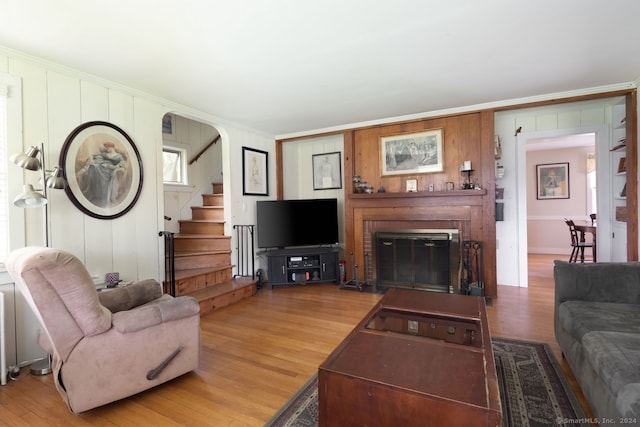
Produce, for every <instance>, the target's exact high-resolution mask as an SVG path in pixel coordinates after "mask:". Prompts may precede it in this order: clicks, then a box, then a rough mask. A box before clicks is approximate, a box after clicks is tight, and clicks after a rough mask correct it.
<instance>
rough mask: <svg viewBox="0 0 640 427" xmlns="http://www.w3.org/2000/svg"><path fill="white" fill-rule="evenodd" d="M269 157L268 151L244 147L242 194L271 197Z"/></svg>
mask: <svg viewBox="0 0 640 427" xmlns="http://www.w3.org/2000/svg"><path fill="white" fill-rule="evenodd" d="M268 156H269V153H267V152H266V151H262V150H256V149H254V148H248V147H242V194H244V195H251V196H268V195H269V173H268V172H269V171H268V162H267V160H268Z"/></svg>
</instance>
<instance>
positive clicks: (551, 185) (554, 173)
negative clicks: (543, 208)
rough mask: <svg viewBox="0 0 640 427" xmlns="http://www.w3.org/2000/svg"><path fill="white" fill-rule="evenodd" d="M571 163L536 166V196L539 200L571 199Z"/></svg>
mask: <svg viewBox="0 0 640 427" xmlns="http://www.w3.org/2000/svg"><path fill="white" fill-rule="evenodd" d="M569 190H570V185H569V163H546V164H540V165H536V196H537V198H538V200H552V199H568V198H569V197H570V192H569Z"/></svg>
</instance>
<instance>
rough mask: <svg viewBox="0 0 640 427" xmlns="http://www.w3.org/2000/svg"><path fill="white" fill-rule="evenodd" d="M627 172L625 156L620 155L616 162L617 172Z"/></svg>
mask: <svg viewBox="0 0 640 427" xmlns="http://www.w3.org/2000/svg"><path fill="white" fill-rule="evenodd" d="M626 172H627V158H626V157H620V161H619V162H618V173H626Z"/></svg>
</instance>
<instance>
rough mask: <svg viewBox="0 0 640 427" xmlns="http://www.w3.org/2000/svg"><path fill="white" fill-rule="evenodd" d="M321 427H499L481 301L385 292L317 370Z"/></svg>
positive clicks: (492, 365)
mask: <svg viewBox="0 0 640 427" xmlns="http://www.w3.org/2000/svg"><path fill="white" fill-rule="evenodd" d="M318 406H319V408H318V410H319V425H320V426H337V425H339V426H349V425H358V426H363V425H369V426H401V425H405V426H409V425H420V426H438V427H439V426H499V425H501V422H502V410H501V406H500V392H499V390H498V381H497V378H496V370H495V362H494V359H493V350H492V348H491V337H490V336H489V327H488V323H487V316H486V307H485V302H484V299H483V298H482V297H475V296H466V295H456V294H445V293H437V292H425V291H419V290H411V289H391V290H389V291H388V292H387V293H386V294H385V296H384V297H383V298H382V299H381V300H380V302H379V303H378V304H377V305H376V306H375V307H374V308H373V309H372V310H371V311H370V312H369V314H367V316H365V318H364V319H363V320H362V321H361V322H360V323H359V324H358V326H356V327H355V328H354V330H353V331H352V332H351V333H350V334H349V335H348V336H347V338H345V340H344V341H343V342H342V343H341V344H340V345H339V346H338V347H337V348H336V349H335V350H334V351H333V353H331V354H330V355H329V357H328V358H327V359H326V360H325V361H324V363H322V365H321V366H320V368H319V369H318Z"/></svg>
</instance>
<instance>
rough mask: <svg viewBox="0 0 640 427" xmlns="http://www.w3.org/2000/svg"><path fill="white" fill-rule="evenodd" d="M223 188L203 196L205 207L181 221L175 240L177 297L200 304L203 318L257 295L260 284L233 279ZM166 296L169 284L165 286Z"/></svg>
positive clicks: (216, 188)
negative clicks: (225, 230)
mask: <svg viewBox="0 0 640 427" xmlns="http://www.w3.org/2000/svg"><path fill="white" fill-rule="evenodd" d="M222 190H223V187H222V184H218V183H214V184H213V193H211V194H203V195H202V204H203V205H202V206H193V207H191V218H192V219H190V220H180V221H179V224H180V232H179V233H178V234H176V235H175V236H174V248H175V279H176V286H175V289H176V296H181V295H189V296H192V297H194V298H196V299H197V300H198V302H199V303H200V315H201V316H202V315H205V314H207V313H211V312H212V311H214V310H216V309H219V308H222V307H226V306H228V305H231V304H233V303H235V302H238V301H240V300H242V299H244V298H248V297H250V296H252V295H255V293H256V291H257V280H256V279H252V278H251V277H249V278H247V277H239V278H234V277H233V267H234V265H232V264H231V237H229V236H225V235H224V204H223V193H222ZM164 288H165V292H168V288H169V284H168V283H166V282H165V283H164Z"/></svg>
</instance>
